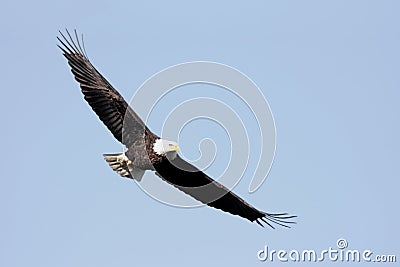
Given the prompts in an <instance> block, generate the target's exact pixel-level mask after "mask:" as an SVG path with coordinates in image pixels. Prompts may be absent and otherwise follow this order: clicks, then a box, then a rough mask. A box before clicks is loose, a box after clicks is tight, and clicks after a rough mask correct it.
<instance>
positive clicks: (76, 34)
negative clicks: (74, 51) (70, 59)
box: [74, 29, 84, 55]
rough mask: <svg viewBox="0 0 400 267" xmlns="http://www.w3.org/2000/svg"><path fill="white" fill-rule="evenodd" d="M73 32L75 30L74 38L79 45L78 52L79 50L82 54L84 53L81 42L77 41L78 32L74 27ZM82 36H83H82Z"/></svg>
mask: <svg viewBox="0 0 400 267" xmlns="http://www.w3.org/2000/svg"><path fill="white" fill-rule="evenodd" d="M74 32H75V39H76V42H77V43H78V46H79V52H81V54H82V55H83V54H84V53H83V50H82V47H81V44H80V42H79V38H78V33H77V32H76V29H75V30H74ZM82 38H83V37H82Z"/></svg>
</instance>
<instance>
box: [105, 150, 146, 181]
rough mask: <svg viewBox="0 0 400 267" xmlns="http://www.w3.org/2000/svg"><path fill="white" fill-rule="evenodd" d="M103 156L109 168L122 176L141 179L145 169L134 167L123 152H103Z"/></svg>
mask: <svg viewBox="0 0 400 267" xmlns="http://www.w3.org/2000/svg"><path fill="white" fill-rule="evenodd" d="M103 156H104V159H105V160H106V161H107V163H108V165H110V167H111V169H112V170H113V171H115V172H117V173H118V174H119V175H121V176H122V177H127V178H135V179H136V180H137V181H140V180H141V179H142V177H143V174H144V172H145V171H144V170H141V169H138V168H134V167H133V165H132V162H131V161H130V160H129V159H128V157H127V156H126V155H125V153H118V154H103ZM132 176H133V177H132Z"/></svg>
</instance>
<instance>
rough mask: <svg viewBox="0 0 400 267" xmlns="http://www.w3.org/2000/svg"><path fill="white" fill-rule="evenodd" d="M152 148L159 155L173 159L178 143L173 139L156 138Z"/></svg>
mask: <svg viewBox="0 0 400 267" xmlns="http://www.w3.org/2000/svg"><path fill="white" fill-rule="evenodd" d="M153 150H154V152H155V153H156V154H157V155H159V156H168V158H170V159H174V158H175V157H176V154H177V152H178V150H179V145H178V143H176V142H174V141H168V140H164V139H157V140H156V141H155V142H154V144H153Z"/></svg>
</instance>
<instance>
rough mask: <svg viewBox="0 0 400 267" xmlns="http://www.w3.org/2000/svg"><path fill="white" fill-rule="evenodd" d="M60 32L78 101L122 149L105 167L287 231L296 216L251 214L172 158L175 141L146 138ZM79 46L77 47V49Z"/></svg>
mask: <svg viewBox="0 0 400 267" xmlns="http://www.w3.org/2000/svg"><path fill="white" fill-rule="evenodd" d="M66 33H67V34H66V35H64V34H63V33H62V32H61V31H60V35H61V36H60V37H57V39H58V41H59V44H58V45H57V46H58V47H59V48H60V49H61V51H62V53H63V55H64V57H65V58H66V59H67V61H68V64H69V66H70V67H71V71H72V73H73V75H74V76H75V79H76V81H77V82H78V83H79V84H80V88H81V91H82V93H83V95H84V99H85V100H86V101H87V102H88V103H89V105H90V106H91V108H92V109H93V111H94V112H95V113H96V114H97V116H98V117H99V118H100V120H101V121H102V122H103V123H104V124H105V126H106V127H107V128H108V129H109V130H110V131H111V133H112V134H113V135H114V137H115V138H116V139H117V140H118V141H119V142H121V143H122V144H123V145H125V146H126V148H127V150H126V151H125V152H123V153H117V154H104V159H105V160H106V161H107V163H108V164H109V166H110V167H111V168H112V169H113V170H114V171H116V172H117V173H118V174H119V175H121V176H122V177H126V178H131V179H136V180H137V181H140V180H141V179H142V177H143V174H144V173H145V171H147V170H148V171H154V172H156V175H158V176H159V177H160V178H161V179H162V180H164V181H165V182H167V183H169V184H171V185H173V186H174V187H176V188H177V189H179V190H181V191H183V192H184V193H186V194H188V195H190V196H192V197H193V198H195V199H196V200H198V201H200V202H202V203H204V204H207V205H208V206H211V207H214V208H216V209H220V210H223V211H225V212H229V213H231V214H233V215H238V216H240V217H242V218H245V219H247V220H249V221H251V222H256V223H258V224H259V225H261V226H262V227H264V226H263V224H262V222H264V223H266V224H267V225H269V226H270V227H272V228H274V226H273V223H275V224H278V225H281V226H284V227H289V225H288V224H290V223H294V222H293V221H291V220H290V219H292V218H294V217H296V216H291V215H288V214H287V213H275V214H274V213H266V212H262V211H260V210H257V209H256V208H254V207H253V206H251V205H250V204H248V203H247V202H246V201H244V200H243V199H242V198H240V197H239V196H237V195H236V194H234V193H233V192H231V191H230V190H228V189H227V188H226V187H224V186H223V185H222V184H220V183H218V182H217V181H215V180H213V179H212V178H210V177H209V176H208V175H207V174H205V173H203V172H202V171H200V170H199V169H197V168H196V167H195V166H193V165H191V164H190V163H188V162H186V161H185V160H183V159H182V158H181V157H179V155H178V153H177V152H178V149H179V146H178V144H177V143H176V142H173V141H168V140H164V139H162V138H160V137H159V136H157V135H156V134H154V133H152V132H151V131H150V130H149V128H148V127H147V126H146V125H145V124H144V122H143V121H142V120H141V119H140V118H139V116H138V115H137V114H136V113H135V112H134V111H133V109H132V108H131V107H130V106H129V105H128V103H127V102H126V101H125V100H124V98H123V97H122V96H121V95H120V94H119V93H118V91H117V90H115V89H114V88H113V86H112V85H111V84H110V83H109V82H108V81H107V80H106V79H105V78H104V77H103V76H102V75H101V74H100V72H98V71H97V70H96V68H95V67H94V66H93V65H92V64H91V63H90V61H89V59H88V57H87V55H86V51H85V48H84V43H83V38H82V42H80V41H79V38H78V35H77V33H76V30H75V36H74V37H75V38H73V37H72V36H71V34H70V33H69V32H68V30H66ZM81 43H82V44H81Z"/></svg>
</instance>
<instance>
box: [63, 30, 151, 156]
mask: <svg viewBox="0 0 400 267" xmlns="http://www.w3.org/2000/svg"><path fill="white" fill-rule="evenodd" d="M66 32H67V34H68V38H67V37H66V36H65V35H63V34H62V32H60V34H61V36H62V39H61V38H59V37H57V39H58V41H59V42H60V45H58V47H59V48H60V49H61V50H62V51H63V54H64V56H65V58H66V59H67V60H68V64H69V66H70V67H71V71H72V73H73V74H74V76H75V79H76V81H77V82H79V84H80V87H81V90H82V93H83V95H84V98H85V100H86V101H87V102H88V103H89V105H90V106H91V107H92V109H93V111H94V112H95V113H96V114H97V115H98V116H99V118H100V120H101V121H102V122H103V123H104V124H105V125H106V126H107V128H108V129H109V130H110V131H111V133H112V134H113V135H114V137H115V138H116V139H117V140H118V141H120V142H121V143H123V144H124V145H125V146H127V147H128V148H129V147H130V146H131V145H132V144H133V143H134V142H135V141H136V140H137V139H138V138H143V135H144V130H145V128H146V126H145V124H144V123H143V121H142V120H141V119H140V118H139V116H137V114H136V113H135V112H134V111H133V110H132V109H131V108H130V107H129V105H128V103H127V102H126V101H125V100H124V98H123V97H122V96H121V95H120V94H119V93H118V91H117V90H115V89H114V88H113V87H112V85H111V84H110V83H109V82H108V81H107V80H106V79H105V78H104V77H103V76H102V75H101V74H100V73H99V72H98V71H97V70H96V69H95V67H94V66H93V65H92V63H90V61H89V59H88V58H87V56H86V53H85V50H84V48H83V49H82V46H83V47H84V45H83V40H82V46H81V44H80V42H79V39H78V36H77V34H76V31H75V40H74V39H73V37H72V36H71V35H70V33H69V32H68V31H66ZM125 116H126V117H125Z"/></svg>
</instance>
